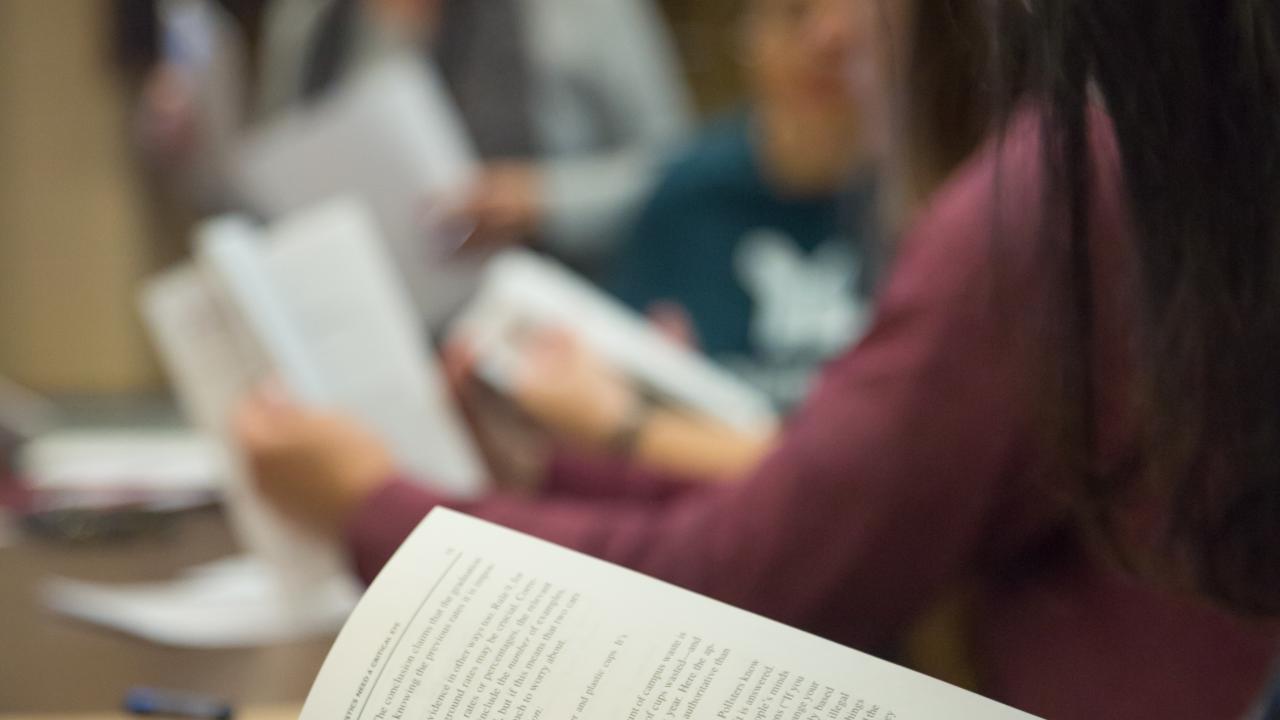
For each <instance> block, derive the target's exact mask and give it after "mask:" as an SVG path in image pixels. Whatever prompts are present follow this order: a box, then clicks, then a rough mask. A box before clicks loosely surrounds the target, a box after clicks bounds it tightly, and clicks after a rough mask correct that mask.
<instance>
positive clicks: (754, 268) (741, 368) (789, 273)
mask: <svg viewBox="0 0 1280 720" xmlns="http://www.w3.org/2000/svg"><path fill="white" fill-rule="evenodd" d="M734 266H735V269H736V271H737V276H738V281H739V282H740V283H741V285H742V287H743V288H744V289H745V290H746V291H747V294H748V295H750V296H751V300H752V305H753V309H752V316H751V341H752V345H753V346H754V347H755V348H756V351H757V355H756V357H755V358H752V359H747V358H738V359H731V360H730V361H729V362H730V363H731V364H732V365H733V366H734V367H735V369H736V370H737V371H738V372H739V373H740V374H742V375H743V376H744V377H746V378H747V379H748V380H749V381H751V382H752V383H754V384H755V385H757V386H758V387H761V388H762V389H763V390H765V392H768V393H769V394H770V395H771V396H773V397H774V399H775V400H776V401H777V402H778V403H779V404H781V405H783V406H786V405H790V404H791V403H793V402H795V401H797V400H799V399H800V398H801V397H802V396H803V395H804V393H805V391H806V390H807V388H808V384H809V380H810V378H811V376H812V374H813V372H814V370H815V369H816V366H817V365H819V364H820V363H821V362H823V361H824V360H826V359H828V358H830V357H831V356H833V355H834V354H836V353H837V352H839V351H841V350H843V349H844V348H846V347H847V346H848V345H849V344H850V343H852V342H853V341H854V340H856V339H857V338H858V337H860V336H861V334H862V332H863V330H864V329H865V327H866V324H867V322H868V320H869V317H870V308H869V305H868V304H867V303H865V302H861V301H859V299H858V296H857V293H855V292H854V284H855V283H856V281H857V275H858V269H859V262H858V258H857V257H856V255H855V253H854V251H853V248H852V247H850V246H849V244H848V242H846V241H843V240H839V239H835V240H828V241H827V242H825V243H823V244H822V245H819V246H818V247H817V248H815V249H814V250H813V252H811V253H805V252H804V251H802V250H801V249H800V247H799V245H798V244H797V243H796V242H795V241H794V240H792V239H791V238H790V237H788V236H787V235H786V234H785V233H782V232H779V231H776V230H755V231H752V232H751V233H749V234H748V235H746V236H745V237H744V238H743V240H742V242H741V243H739V245H738V248H737V250H736V251H735V253H734Z"/></svg>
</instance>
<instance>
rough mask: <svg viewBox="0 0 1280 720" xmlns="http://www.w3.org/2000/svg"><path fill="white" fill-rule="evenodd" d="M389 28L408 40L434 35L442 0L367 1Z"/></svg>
mask: <svg viewBox="0 0 1280 720" xmlns="http://www.w3.org/2000/svg"><path fill="white" fill-rule="evenodd" d="M367 2H369V3H370V4H371V5H372V6H373V8H374V10H375V11H376V12H378V13H379V14H380V15H381V16H382V17H383V18H385V20H386V22H387V23H388V25H389V27H391V28H393V29H395V30H396V31H397V32H401V33H404V35H405V36H407V37H410V38H420V37H427V36H430V35H434V34H435V31H436V29H437V28H438V27H439V25H440V6H441V5H442V3H443V0H367Z"/></svg>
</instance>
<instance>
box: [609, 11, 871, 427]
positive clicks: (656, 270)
mask: <svg viewBox="0 0 1280 720" xmlns="http://www.w3.org/2000/svg"><path fill="white" fill-rule="evenodd" d="M846 2H847V0H751V2H749V3H747V7H746V9H745V13H744V17H743V20H742V29H741V31H740V35H741V41H740V45H741V48H742V52H741V55H742V58H743V68H744V70H745V72H746V73H747V75H748V78H747V80H748V82H747V85H748V87H749V88H750V91H751V101H750V104H749V106H748V107H747V108H745V109H744V110H742V111H739V112H735V113H733V114H732V115H730V116H729V117H726V118H723V119H721V120H719V121H717V122H715V123H713V124H712V125H711V126H710V127H708V128H707V129H706V130H704V131H703V132H702V133H701V134H700V135H699V136H698V137H697V138H696V139H695V140H694V141H693V142H692V143H691V144H690V146H689V147H688V148H687V149H686V150H684V152H682V153H681V154H680V155H679V157H678V158H677V159H676V161H675V162H674V163H673V164H672V165H671V166H670V167H669V168H668V169H667V171H666V173H665V175H664V176H663V178H662V180H661V182H660V183H659V185H658V188H657V191H656V193H655V195H654V197H653V198H652V199H651V200H650V202H649V203H648V205H647V207H646V208H645V209H644V211H643V212H642V214H641V216H640V220H639V222H638V223H637V226H636V228H635V230H634V231H633V232H632V234H631V237H630V239H629V241H628V244H627V245H626V246H625V248H624V250H623V252H622V253H620V257H619V260H618V262H617V263H616V270H615V272H614V273H613V283H612V285H613V288H612V289H613V290H614V291H615V292H616V293H617V294H618V295H619V296H620V297H621V298H622V299H623V300H624V301H626V302H627V303H628V304H630V305H632V306H633V307H635V308H636V309H637V310H640V311H641V312H645V311H648V310H649V309H651V308H653V307H655V306H658V307H659V308H665V310H661V311H660V312H665V313H667V314H673V313H679V312H680V311H681V310H683V312H684V313H686V314H687V319H688V322H689V323H690V334H691V337H693V338H696V343H697V344H698V346H699V349H701V350H702V351H703V352H705V353H706V354H708V355H709V356H711V357H712V358H714V359H715V360H717V361H718V362H720V363H721V364H723V365H725V366H727V367H729V368H730V369H731V370H733V371H735V372H736V373H737V374H739V375H741V376H742V377H744V378H745V379H747V380H748V381H749V382H751V383H752V384H753V385H755V386H757V387H759V388H760V389H761V390H763V391H764V392H766V393H767V394H768V395H769V396H770V397H771V398H772V399H773V400H774V401H775V402H776V403H777V404H778V406H779V407H780V408H782V409H786V408H789V407H790V406H791V405H793V404H794V403H795V402H797V401H798V400H800V399H801V398H802V397H803V396H804V393H805V391H806V389H807V386H808V382H809V379H810V377H811V376H812V375H813V373H814V371H815V370H816V368H817V366H818V365H819V364H820V363H821V362H822V361H824V360H826V359H828V358H829V357H830V356H831V355H833V354H835V353H836V352H838V351H840V350H841V349H843V348H845V347H847V346H848V345H849V344H850V343H851V342H852V341H853V340H855V339H856V338H857V337H858V336H859V335H860V333H861V332H862V330H863V329H864V326H865V324H866V321H867V318H868V316H869V314H870V307H869V306H870V293H871V286H872V277H871V275H872V272H871V270H872V266H873V265H874V264H875V261H874V260H873V256H874V255H875V253H874V252H873V251H874V250H876V249H877V248H875V247H874V240H873V234H872V230H871V225H872V222H871V217H870V216H871V214H872V203H871V190H872V189H871V185H872V183H871V176H872V172H871V168H870V167H869V165H870V162H869V161H870V157H869V153H868V151H867V147H866V143H865V140H864V138H863V134H862V132H861V130H860V128H859V126H858V125H859V123H858V118H859V108H858V107H856V99H855V95H854V90H853V87H852V82H851V81H850V75H851V73H856V72H863V71H864V70H863V69H860V68H858V67H857V66H856V62H857V60H856V58H857V52H856V48H855V47H853V44H854V42H855V41H856V39H857V38H856V36H855V33H854V32H853V31H852V30H851V29H850V28H849V27H848V26H847V24H842V23H839V22H831V21H830V19H829V16H831V15H832V14H839V13H842V12H843V10H842V9H841V8H840V6H841V5H843V4H845V3H846Z"/></svg>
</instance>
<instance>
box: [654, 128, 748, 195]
mask: <svg viewBox="0 0 1280 720" xmlns="http://www.w3.org/2000/svg"><path fill="white" fill-rule="evenodd" d="M749 124H750V119H749V117H748V116H747V114H746V113H744V112H737V113H733V114H729V115H725V116H722V117H720V118H718V119H716V120H713V121H712V122H711V123H710V124H708V125H707V126H706V127H705V128H703V129H702V130H701V131H700V132H698V133H697V134H696V135H695V136H694V137H693V138H692V139H690V140H689V141H688V142H687V143H686V144H685V145H684V147H682V148H681V149H680V150H678V151H677V152H676V154H675V155H674V156H673V158H672V160H671V162H670V163H669V164H668V165H667V168H666V171H665V172H664V173H663V176H662V179H661V180H660V181H659V194H671V195H675V196H681V197H684V196H688V195H696V194H698V193H701V192H709V191H722V190H725V189H731V188H736V187H739V186H741V185H743V184H744V183H749V182H751V180H752V178H754V177H756V175H757V172H756V164H755V159H754V156H753V151H752V148H751V143H750V129H749Z"/></svg>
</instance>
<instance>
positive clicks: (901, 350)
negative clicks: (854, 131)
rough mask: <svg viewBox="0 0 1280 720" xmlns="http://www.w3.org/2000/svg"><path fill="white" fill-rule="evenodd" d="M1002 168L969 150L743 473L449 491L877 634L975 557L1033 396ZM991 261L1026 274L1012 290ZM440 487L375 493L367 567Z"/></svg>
mask: <svg viewBox="0 0 1280 720" xmlns="http://www.w3.org/2000/svg"><path fill="white" fill-rule="evenodd" d="M1012 144H1013V142H1012V141H1011V140H1010V141H1006V145H1005V149H1006V151H1008V150H1009V149H1010V145H1012ZM1028 156H1029V157H1035V152H1034V148H1031V149H1030V150H1029V151H1028ZM993 167H994V162H991V161H990V160H981V159H980V160H979V161H976V162H975V163H973V164H972V165H971V166H970V167H969V168H968V169H967V170H966V171H964V172H963V173H962V174H961V175H960V176H959V177H957V178H956V179H955V180H954V181H953V182H952V183H951V184H950V185H949V186H948V187H947V188H945V189H944V192H943V194H942V195H941V196H940V197H939V198H938V200H937V201H936V202H935V203H933V205H932V206H931V209H930V211H929V212H928V213H927V214H926V215H925V217H924V218H923V219H922V221H921V223H920V224H919V225H918V226H917V227H916V228H915V231H914V232H912V233H911V234H910V235H909V240H908V241H907V242H906V243H904V245H903V251H902V254H901V256H900V258H899V261H898V267H897V268H896V269H895V272H894V274H893V276H892V278H891V279H890V282H889V285H888V287H887V288H886V292H885V295H884V296H883V297H882V300H881V307H880V311H879V314H878V317H877V320H876V322H875V324H874V326H873V328H872V330H871V332H870V334H869V335H868V336H867V337H866V339H865V340H864V341H863V342H862V343H861V344H860V345H859V346H858V347H857V348H856V349H853V350H852V351H850V352H848V353H846V354H845V355H844V356H843V357H841V358H840V359H838V360H837V361H836V362H834V363H833V364H832V365H831V366H830V367H829V368H828V369H827V370H826V372H825V373H824V375H823V377H822V379H821V380H820V382H819V383H818V385H817V386H816V388H815V391H814V393H813V395H812V396H811V397H810V399H809V401H808V402H807V403H806V405H805V406H803V407H802V408H801V410H800V411H799V412H798V413H797V415H796V416H795V417H794V418H793V419H792V421H791V423H790V424H789V425H788V427H787V429H786V431H785V432H784V434H783V437H782V440H781V443H780V445H779V447H778V448H777V449H776V450H775V451H774V452H773V453H772V454H771V455H770V456H769V457H768V458H767V459H766V460H765V461H764V462H763V463H762V464H761V465H760V466H759V467H758V468H757V469H756V470H754V471H753V472H751V473H750V474H749V476H748V477H746V478H744V479H743V480H742V481H741V482H737V483H732V484H727V485H715V486H703V487H698V488H690V489H686V490H685V491H684V492H681V493H679V494H678V495H675V496H673V497H670V498H668V499H667V500H666V501H665V502H661V503H654V502H648V501H635V502H628V501H625V500H620V499H613V498H611V499H601V498H577V499H573V498H567V497H554V498H541V499H539V498H533V499H528V498H514V497H507V496H503V495H493V496H489V497H485V498H482V499H480V500H477V501H473V502H443V504H446V505H450V506H452V507H454V508H456V509H459V510H461V511H463V512H466V513H469V514H471V515H474V516H476V517H479V518H483V519H486V520H489V521H492V522H496V523H499V524H502V525H506V526H508V527H511V528H514V529H516V530H520V531H523V532H526V533H529V534H532V535H536V536H538V537H542V538H545V539H547V540H550V541H553V542H556V543H559V544H561V545H564V546H567V547H570V548H573V549H576V550H580V551H582V552H585V553H588V554H591V555H594V556H597V557H600V558H603V559H605V560H609V561H611V562H615V563H618V564H621V565H624V566H627V567H630V568H633V569H635V570H638V571H640V572H643V573H646V574H648V575H651V576H654V577H657V578H660V579H663V580H666V581H669V582H672V583H674V584H676V585H680V586H683V587H686V588H689V589H692V590H694V591H697V592H700V593H703V594H706V595H709V596H711V597H714V598H716V599H719V600H722V601H725V602H727V603H730V604H732V605H736V606H739V607H742V608H746V609H748V610H751V611H754V612H757V613H760V614H763V615H765V616H768V617H771V618H774V619H777V620H780V621H782V622H785V623H788V624H791V625H796V626H799V627H802V628H806V629H810V630H815V631H820V632H821V633H822V634H824V635H827V636H828V637H839V638H841V639H842V640H843V641H845V642H853V643H858V644H861V645H863V646H864V647H867V646H872V645H874V644H876V643H879V642H881V641H884V640H887V639H888V638H890V637H891V636H892V635H893V634H895V633H896V631H898V630H900V629H901V627H902V626H903V624H905V623H906V622H909V621H910V620H911V619H912V618H913V617H914V616H915V615H916V614H917V613H918V612H919V611H920V610H921V609H922V608H923V607H925V606H926V605H928V604H929V602H930V601H931V600H933V599H934V597H935V596H936V594H937V592H938V591H940V590H941V589H942V588H943V587H944V586H946V585H947V584H948V583H951V582H953V581H956V580H958V579H959V578H960V577H961V575H962V574H963V573H964V572H965V571H966V570H969V569H971V568H972V567H973V563H974V562H975V561H976V559H977V556H978V554H979V553H980V552H981V550H980V548H981V547H982V546H983V544H984V542H985V541H986V540H988V539H989V537H990V536H991V535H992V534H993V533H995V534H999V533H1000V532H1001V527H1002V521H1001V513H1002V511H1003V509H1004V508H1006V507H1007V506H1006V505H1005V501H1006V500H1007V498H1006V497H1005V496H1006V495H1008V494H1009V486H1010V482H1009V480H1010V478H1011V477H1019V476H1020V475H1021V473H1018V467H1019V464H1020V463H1021V462H1022V460H1023V459H1024V458H1023V454H1024V452H1025V448H1026V446H1027V440H1028V437H1027V435H1028V433H1027V429H1028V428H1027V426H1028V423H1027V422H1026V418H1025V415H1026V405H1027V403H1026V402H1024V401H1023V400H1022V399H1021V398H1022V393H1021V392H1020V391H1019V390H1018V388H1019V387H1020V385H1019V383H1017V382H1011V381H1010V380H1011V379H1014V380H1017V379H1021V378H1025V377H1027V376H1028V375H1029V374H1031V373H1030V369H1029V362H1028V361H1027V360H1026V359H1025V353H1024V352H1022V351H1021V350H1020V345H1019V343H1017V342H1016V341H1015V337H1014V333H1012V332H1011V325H1012V324H1013V322H1015V321H1014V320H1012V319H1011V318H1016V317H1024V316H1027V315H1029V314H1034V313H1035V312H1036V309H1035V308H1034V307H1033V305H1034V300H1032V299H1030V298H1028V297H1027V295H1028V292H1027V291H1026V288H1025V287H1024V285H1025V284H1030V283H1031V282H1032V281H1031V280H1030V279H1028V278H1026V277H1025V274H1019V273H1017V272H1012V271H1010V268H1008V267H1005V268H1003V270H1002V271H1000V272H996V271H994V270H993V267H992V260H993V254H992V252H991V250H992V242H991V239H992V238H991V236H992V234H993V233H992V229H991V219H992V216H993V212H992V207H991V197H992V187H993V185H994V182H993V181H994V175H993ZM1014 179H1016V178H1014ZM1008 181H1009V178H1005V183H1006V185H1008V186H1011V187H1014V186H1017V184H1016V183H1009V182H1008ZM1003 262H1004V260H1003V258H1001V263H1002V264H1003ZM997 277H999V278H1004V279H1009V278H1017V279H1018V288H1021V289H1018V288H1015V289H1013V290H1012V291H1011V292H1014V293H1019V292H1020V293H1021V295H1022V296H1021V297H1019V298H1018V301H1017V302H1015V303H1014V304H1007V303H1008V302H1009V300H1008V298H1005V299H1000V298H1002V297H1004V296H1003V295H1002V292H1003V290H1001V289H999V288H997V287H996V285H997V283H996V279H997ZM1013 297H1016V295H1015V296H1013ZM997 302H999V303H1000V305H999V306H995V305H993V303H997ZM436 502H440V499H439V498H435V497H431V496H429V495H428V494H427V493H425V492H423V491H420V490H414V489H411V488H409V487H408V486H405V485H402V484H395V485H391V486H389V487H387V488H385V489H384V490H383V491H382V493H381V494H380V495H379V496H378V497H375V498H374V499H373V501H372V502H371V503H370V505H369V506H368V507H366V508H365V509H364V510H363V511H362V515H361V518H358V519H357V523H356V524H355V525H353V528H352V533H351V540H352V544H353V549H354V551H355V554H356V556H357V558H358V560H359V563H360V567H361V570H362V572H363V574H364V575H365V577H369V575H371V574H372V572H373V571H374V570H375V569H376V568H377V567H380V566H381V564H382V563H383V562H385V561H386V559H387V557H388V556H389V555H390V553H391V551H393V550H394V548H395V546H396V545H397V544H398V542H399V540H400V539H402V538H403V537H404V536H405V535H407V533H408V531H409V530H410V529H412V526H413V525H414V524H416V522H417V521H418V519H420V518H421V516H422V514H423V513H425V512H426V510H428V509H429V508H430V507H431V506H432V505H434V504H435V503H436Z"/></svg>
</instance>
